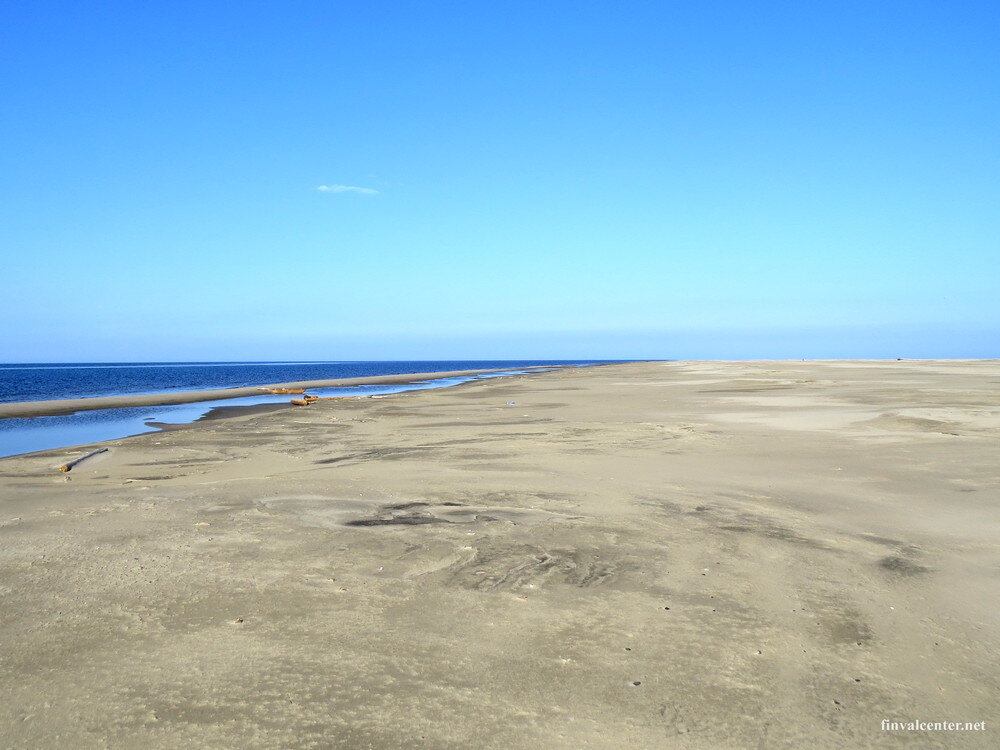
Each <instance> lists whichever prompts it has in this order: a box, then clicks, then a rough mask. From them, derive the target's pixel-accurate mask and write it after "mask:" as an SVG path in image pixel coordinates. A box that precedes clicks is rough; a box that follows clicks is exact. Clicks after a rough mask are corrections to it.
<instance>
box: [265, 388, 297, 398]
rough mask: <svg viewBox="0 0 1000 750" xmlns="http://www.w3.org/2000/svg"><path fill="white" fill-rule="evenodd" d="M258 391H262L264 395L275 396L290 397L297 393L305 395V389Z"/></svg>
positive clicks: (266, 389)
mask: <svg viewBox="0 0 1000 750" xmlns="http://www.w3.org/2000/svg"><path fill="white" fill-rule="evenodd" d="M259 390H262V391H264V393H270V394H273V395H275V396H290V395H296V394H299V393H305V392H306V389H305V388H263V387H262V388H260V389H259Z"/></svg>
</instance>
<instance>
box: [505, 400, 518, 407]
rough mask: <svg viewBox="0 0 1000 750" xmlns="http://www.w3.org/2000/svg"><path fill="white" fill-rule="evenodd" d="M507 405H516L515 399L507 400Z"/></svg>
mask: <svg viewBox="0 0 1000 750" xmlns="http://www.w3.org/2000/svg"><path fill="white" fill-rule="evenodd" d="M507 406H517V401H508V402H507Z"/></svg>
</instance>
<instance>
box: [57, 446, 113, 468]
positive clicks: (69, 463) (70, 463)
mask: <svg viewBox="0 0 1000 750" xmlns="http://www.w3.org/2000/svg"><path fill="white" fill-rule="evenodd" d="M107 452H108V449H107V448H98V449H97V450H94V451H91V452H90V453H88V454H87V455H85V456H80V457H79V458H77V459H74V460H72V461H67V462H66V463H64V464H63V465H62V466H60V467H59V471H72V470H73V467H74V466H76V465H77V464H79V463H82V462H83V461H86V460H87V459H88V458H92V457H94V456H96V455H98V454H99V453H107Z"/></svg>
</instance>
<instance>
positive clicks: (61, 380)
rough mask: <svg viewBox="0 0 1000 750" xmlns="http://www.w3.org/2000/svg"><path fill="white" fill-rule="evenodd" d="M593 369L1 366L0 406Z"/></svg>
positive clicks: (481, 364)
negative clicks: (469, 373)
mask: <svg viewBox="0 0 1000 750" xmlns="http://www.w3.org/2000/svg"><path fill="white" fill-rule="evenodd" d="M565 364H577V365H579V364H593V362H589V361H587V362H584V361H581V360H574V361H557V360H491V361H470V360H451V361H426V362H415V361H414V362H142V363H135V362H106V363H100V364H89V363H74V364H30V363H28V364H0V403H2V402H6V401H44V400H47V399H56V398H85V397H89V396H117V395H120V394H123V393H164V392H166V391H196V390H208V389H212V388H230V387H238V386H248V385H265V384H267V383H289V382H293V381H296V380H326V379H330V378H361V377H368V376H371V375H404V374H406V373H410V372H444V371H448V370H489V369H494V368H499V367H503V368H516V367H527V366H529V365H565Z"/></svg>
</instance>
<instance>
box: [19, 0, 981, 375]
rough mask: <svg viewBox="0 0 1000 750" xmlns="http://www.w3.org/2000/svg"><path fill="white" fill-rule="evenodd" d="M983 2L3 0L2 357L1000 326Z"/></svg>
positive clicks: (813, 344) (696, 354)
mask: <svg viewBox="0 0 1000 750" xmlns="http://www.w3.org/2000/svg"><path fill="white" fill-rule="evenodd" d="M998 21H1000V5H998V4H997V3H996V2H976V1H974V0H972V1H969V2H961V3H942V2H921V1H919V0H908V1H907V2H878V3H873V2H838V3H819V2H805V3H794V2H777V3H755V2H693V1H692V2H628V1H627V0H626V1H618V2H579V1H577V2H537V1H535V2H490V3H487V2H432V3H424V2H400V1H399V0H394V1H393V2H378V1H374V2H372V1H369V2H359V1H344V2H314V1H310V0H305V1H303V2H296V3H274V2H267V3H265V2H211V1H202V2H187V1H180V2H172V3H150V4H147V3H124V2H103V3H96V2H68V1H67V2H47V1H46V0H32V2H27V1H25V0H20V1H14V2H9V3H6V4H5V5H4V8H3V10H2V11H0V85H2V91H3V95H2V97H0V132H2V137H3V140H2V144H3V147H2V149H0V225H2V233H0V252H2V254H3V277H4V278H3V294H2V296H0V361H106V360H114V361H132V360H233V359H255V360H266V359H314V360H318V359H420V358H427V359H431V358H503V357H526V358H528V357H536V358H540V357H546V358H559V357H567V358H570V357H581V358H583V357H600V358H702V357H713V358H714V357H718V358H740V357H845V356H859V357H896V356H905V357H931V356H950V357H964V356H969V357H976V356H1000V304H998V302H997V300H998V298H1000V294H998V289H1000V284H998V282H1000V200H998V198H1000V180H998V166H1000V139H998V137H997V123H998V122H1000V92H998V81H1000V77H998V67H1000V66H998V61H1000V54H998V50H1000V41H998V35H997V28H998Z"/></svg>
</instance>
